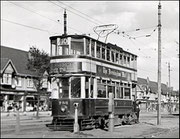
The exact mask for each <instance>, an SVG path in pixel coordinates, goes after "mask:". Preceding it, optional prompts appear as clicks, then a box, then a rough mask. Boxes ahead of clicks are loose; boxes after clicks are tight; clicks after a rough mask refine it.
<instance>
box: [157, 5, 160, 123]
mask: <svg viewBox="0 0 180 139" xmlns="http://www.w3.org/2000/svg"><path fill="white" fill-rule="evenodd" d="M157 124H158V125H160V124H161V3H160V1H159V5H158V107H157Z"/></svg>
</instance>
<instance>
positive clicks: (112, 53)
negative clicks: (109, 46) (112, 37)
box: [111, 50, 115, 62]
mask: <svg viewBox="0 0 180 139" xmlns="http://www.w3.org/2000/svg"><path fill="white" fill-rule="evenodd" d="M111 60H112V62H114V61H115V57H114V51H113V50H112V51H111Z"/></svg>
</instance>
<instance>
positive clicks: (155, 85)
mask: <svg viewBox="0 0 180 139" xmlns="http://www.w3.org/2000/svg"><path fill="white" fill-rule="evenodd" d="M137 82H138V84H139V85H148V83H147V79H144V78H139V77H138V78H137ZM149 88H150V90H151V92H152V93H157V92H158V83H157V82H154V81H149ZM161 91H162V94H163V95H165V94H167V91H168V87H167V85H166V84H164V83H161Z"/></svg>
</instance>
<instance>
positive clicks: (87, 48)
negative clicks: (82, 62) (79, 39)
mask: <svg viewBox="0 0 180 139" xmlns="http://www.w3.org/2000/svg"><path fill="white" fill-rule="evenodd" d="M89 48H90V40H89V39H86V54H87V55H90V51H89Z"/></svg>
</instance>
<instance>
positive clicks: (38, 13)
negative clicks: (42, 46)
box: [8, 1, 82, 33]
mask: <svg viewBox="0 0 180 139" xmlns="http://www.w3.org/2000/svg"><path fill="white" fill-rule="evenodd" d="M8 2H9V3H12V4H14V5H16V6H18V7H21V8H23V9H25V10H27V11H29V12H32V13H34V14H37V15H39V16H41V17H44V18H46V19H49V20H51V21H53V22H55V23H57V24H61V25H63V24H62V23H60V22H58V21H55V20H53V19H51V18H49V17H47V16H44V15H42V14H39V13H38V12H36V11H34V10H30V9H27V8H25V7H23V6H20V5H17V4H15V3H14V2H10V1H8ZM68 28H70V29H72V30H75V31H78V32H80V33H82V32H81V31H79V30H77V29H75V28H72V27H70V26H68Z"/></svg>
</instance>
